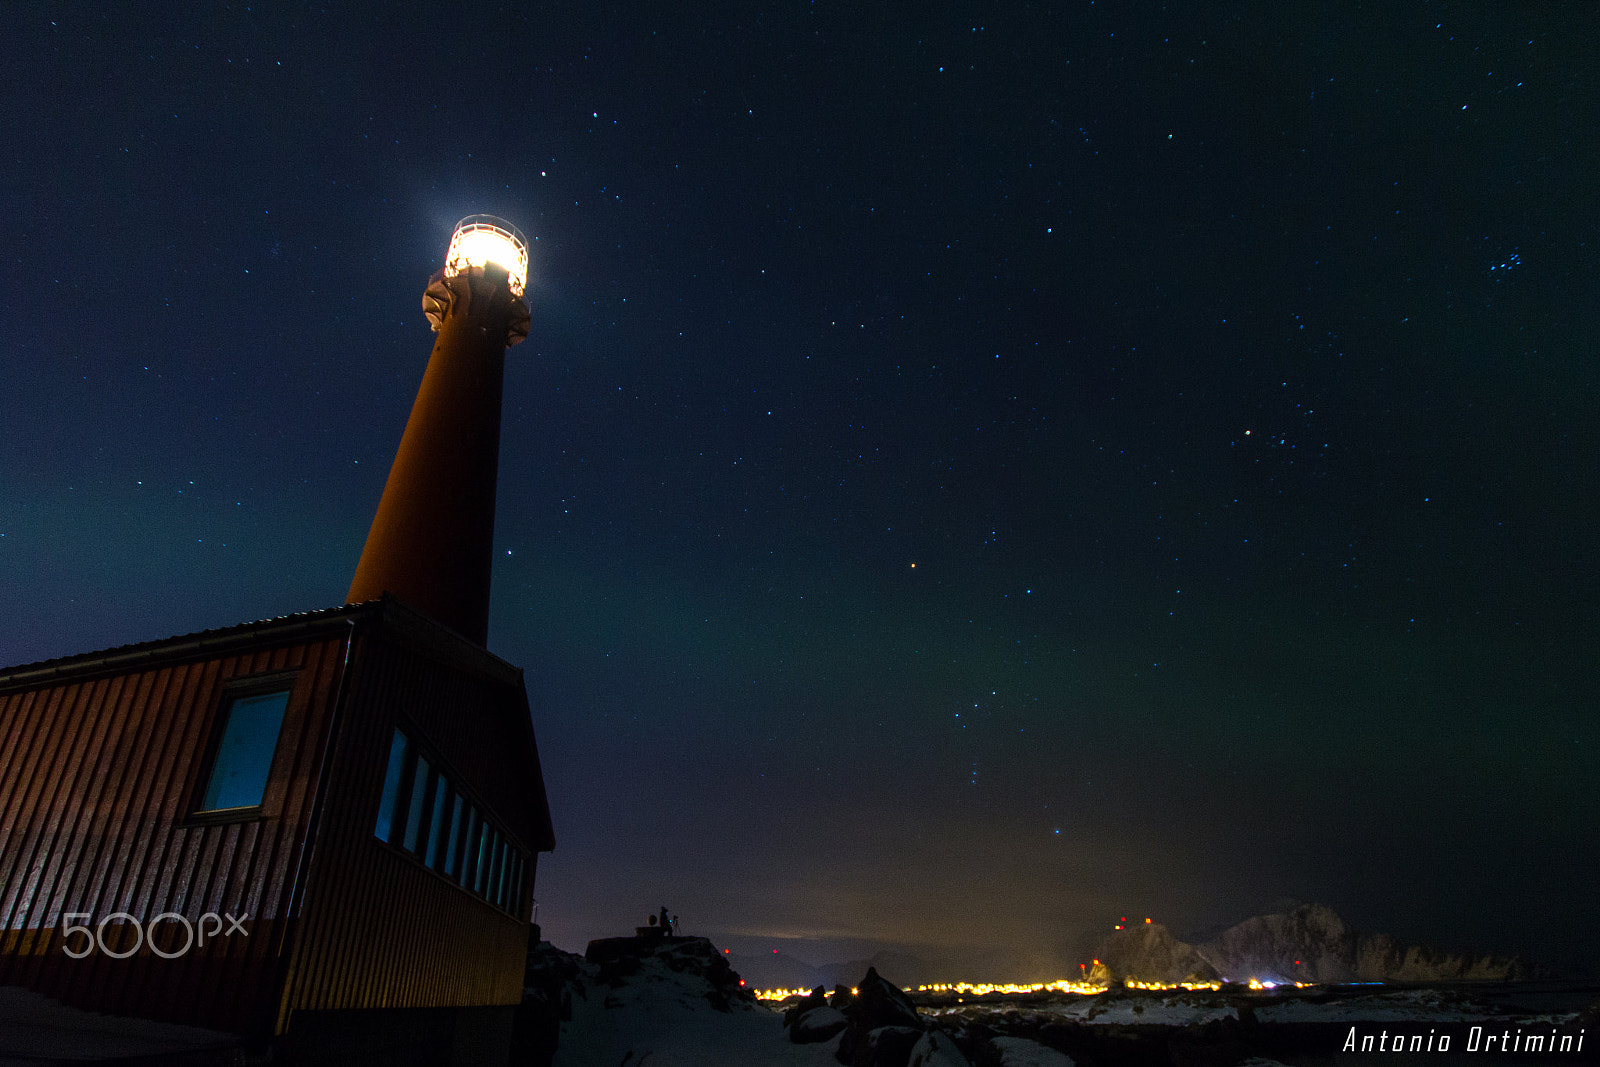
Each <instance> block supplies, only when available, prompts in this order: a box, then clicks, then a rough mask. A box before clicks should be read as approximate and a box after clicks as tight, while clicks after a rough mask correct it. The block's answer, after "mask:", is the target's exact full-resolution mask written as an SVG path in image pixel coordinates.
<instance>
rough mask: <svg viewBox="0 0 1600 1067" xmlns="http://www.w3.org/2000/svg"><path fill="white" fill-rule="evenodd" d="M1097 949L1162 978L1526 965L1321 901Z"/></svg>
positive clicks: (1132, 937) (1321, 980)
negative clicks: (1409, 938)
mask: <svg viewBox="0 0 1600 1067" xmlns="http://www.w3.org/2000/svg"><path fill="white" fill-rule="evenodd" d="M1096 955H1097V956H1098V957H1099V958H1100V960H1101V961H1102V962H1103V963H1104V964H1106V965H1107V966H1108V967H1109V969H1110V972H1111V976H1112V977H1113V978H1114V979H1117V980H1121V979H1125V978H1135V979H1142V980H1144V981H1156V982H1179V981H1183V980H1185V979H1187V978H1204V979H1222V980H1226V981H1234V982H1246V981H1249V980H1250V979H1252V978H1254V979H1258V980H1260V981H1263V982H1279V983H1284V982H1297V981H1298V982H1314V983H1316V984H1318V985H1326V984H1334V983H1341V982H1461V981H1507V980H1510V979H1515V978H1520V977H1523V976H1524V971H1525V969H1524V968H1523V966H1522V965H1521V964H1520V963H1519V962H1518V961H1516V960H1512V959H1505V958H1503V957H1495V956H1473V955H1465V954H1451V953H1445V952H1439V951H1437V950H1434V949H1430V948H1427V947H1424V946H1415V945H1413V946H1400V945H1397V944H1395V942H1394V941H1393V940H1392V939H1391V938H1389V937H1388V936H1386V935H1384V934H1361V933H1358V932H1356V931H1354V930H1352V929H1350V928H1349V927H1348V926H1347V925H1345V922H1344V920H1343V919H1341V918H1340V917H1339V916H1338V914H1337V913H1335V912H1334V911H1333V909H1332V908H1328V907H1325V906H1323V905H1320V904H1305V905H1301V906H1299V907H1296V908H1293V909H1291V910H1289V911H1286V912H1281V913H1277V914H1272V915H1257V916H1255V917H1253V918H1250V919H1246V920H1245V921H1244V922H1241V923H1239V924H1237V925H1235V926H1232V927H1230V928H1228V929H1227V930H1224V931H1223V932H1222V933H1221V934H1219V935H1218V936H1217V937H1215V938H1213V939H1212V940H1210V941H1207V942H1205V943H1203V944H1198V945H1191V944H1187V943H1185V942H1183V941H1180V940H1178V939H1177V938H1175V937H1173V936H1172V934H1171V933H1170V932H1169V931H1168V930H1167V929H1166V927H1164V926H1162V925H1161V924H1160V923H1147V924H1139V925H1135V926H1133V927H1130V928H1129V929H1126V930H1121V931H1118V932H1117V933H1116V934H1113V935H1112V936H1111V937H1109V938H1107V939H1106V940H1105V941H1104V942H1102V943H1101V945H1100V947H1099V948H1098V949H1097V950H1096Z"/></svg>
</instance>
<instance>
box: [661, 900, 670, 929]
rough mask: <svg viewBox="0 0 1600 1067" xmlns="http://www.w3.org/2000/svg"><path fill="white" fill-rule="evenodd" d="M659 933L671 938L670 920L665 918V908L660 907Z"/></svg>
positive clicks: (663, 906) (664, 906)
mask: <svg viewBox="0 0 1600 1067" xmlns="http://www.w3.org/2000/svg"><path fill="white" fill-rule="evenodd" d="M661 932H662V933H664V934H666V935H667V936H668V937H671V936H672V920H671V919H670V918H668V916H667V906H666V905H665V904H663V905H661Z"/></svg>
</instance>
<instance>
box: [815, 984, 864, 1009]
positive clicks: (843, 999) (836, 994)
mask: <svg viewBox="0 0 1600 1067" xmlns="http://www.w3.org/2000/svg"><path fill="white" fill-rule="evenodd" d="M818 988H821V987H820V986H819V987H818ZM854 999H855V994H854V993H852V992H850V987H849V986H845V985H836V986H834V987H833V996H831V997H829V998H828V1007H830V1008H838V1009H839V1010H840V1011H844V1009H845V1008H847V1007H849V1006H850V1002H851V1001H852V1000H854Z"/></svg>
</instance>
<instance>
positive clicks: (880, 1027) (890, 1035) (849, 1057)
mask: <svg viewBox="0 0 1600 1067" xmlns="http://www.w3.org/2000/svg"><path fill="white" fill-rule="evenodd" d="M844 1016H845V1018H846V1019H847V1020H849V1023H850V1025H849V1026H848V1027H847V1028H846V1029H845V1031H844V1036H843V1037H842V1038H840V1040H839V1062H840V1063H847V1064H851V1065H853V1067H905V1065H906V1061H907V1060H908V1059H910V1056H911V1047H912V1046H913V1045H915V1044H916V1043H917V1040H918V1039H919V1038H920V1037H921V1035H922V1031H923V1030H925V1029H927V1024H926V1023H925V1022H924V1021H923V1019H922V1016H920V1015H918V1014H917V1006H916V1005H915V1004H913V1003H911V998H910V997H908V996H906V995H905V993H904V992H903V991H902V990H901V989H900V987H899V986H897V985H895V984H894V983H893V982H891V981H889V980H888V979H886V978H883V977H882V976H880V975H879V974H878V971H877V968H875V967H868V968H867V974H866V977H864V978H862V979H861V981H860V982H858V983H856V995H855V996H854V997H851V998H850V1002H849V1003H848V1004H847V1005H846V1006H845V1008H844Z"/></svg>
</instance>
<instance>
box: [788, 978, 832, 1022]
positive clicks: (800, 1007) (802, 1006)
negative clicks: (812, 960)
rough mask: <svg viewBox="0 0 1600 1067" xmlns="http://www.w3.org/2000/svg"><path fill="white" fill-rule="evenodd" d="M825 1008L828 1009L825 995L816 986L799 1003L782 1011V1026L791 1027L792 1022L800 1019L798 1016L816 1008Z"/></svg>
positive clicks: (820, 988)
mask: <svg viewBox="0 0 1600 1067" xmlns="http://www.w3.org/2000/svg"><path fill="white" fill-rule="evenodd" d="M826 1007H828V997H827V994H826V993H824V992H823V991H822V987H821V986H817V988H815V989H813V990H812V991H811V992H810V994H809V995H808V996H806V998H805V999H804V1000H802V1001H800V1003H798V1004H794V1005H791V1006H790V1007H788V1008H786V1009H784V1012H783V1025H785V1026H793V1025H794V1021H795V1020H796V1019H798V1018H800V1016H802V1015H804V1014H805V1013H806V1012H808V1011H813V1010H815V1009H817V1008H826Z"/></svg>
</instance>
